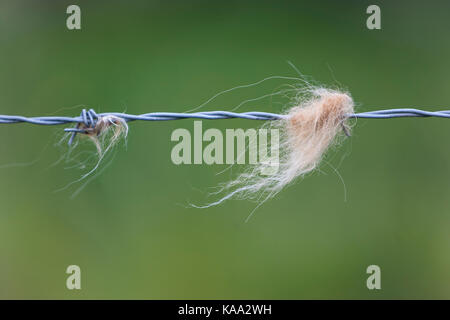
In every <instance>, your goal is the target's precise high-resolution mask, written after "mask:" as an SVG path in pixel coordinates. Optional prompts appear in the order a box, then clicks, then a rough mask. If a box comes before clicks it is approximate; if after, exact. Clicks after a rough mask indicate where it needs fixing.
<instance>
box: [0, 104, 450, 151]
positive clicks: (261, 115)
mask: <svg viewBox="0 0 450 320" xmlns="http://www.w3.org/2000/svg"><path fill="white" fill-rule="evenodd" d="M106 116H114V117H118V118H120V119H122V120H124V121H126V122H131V121H138V120H139V121H169V120H181V119H205V120H219V119H233V118H239V119H248V120H281V119H286V118H287V117H288V116H287V115H285V114H276V113H269V112H259V111H252V112H242V113H238V112H231V111H204V112H192V113H176V112H152V113H145V114H141V115H133V114H127V113H118V112H107V113H99V114H97V113H96V112H95V111H94V110H93V109H90V110H86V109H83V110H82V111H81V114H80V115H79V116H78V117H61V116H44V117H24V116H16V115H0V124H12V123H31V124H36V125H48V126H52V125H62V124H69V123H77V124H78V125H77V126H76V127H75V128H66V129H64V131H66V132H72V133H73V136H72V138H71V139H70V143H71V142H72V140H73V137H74V136H75V134H76V133H86V129H88V128H94V127H95V125H96V123H97V121H98V119H100V118H103V117H106ZM347 117H348V118H354V119H357V118H365V119H389V118H405V117H422V118H428V117H438V118H450V110H443V111H425V110H420V109H414V108H401V109H386V110H377V111H367V112H360V113H354V114H349V115H347ZM79 124H84V126H85V127H86V128H82V129H80V127H79Z"/></svg>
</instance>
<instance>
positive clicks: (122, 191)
mask: <svg viewBox="0 0 450 320" xmlns="http://www.w3.org/2000/svg"><path fill="white" fill-rule="evenodd" d="M70 4H78V5H79V6H80V7H81V14H82V30H80V31H69V30H67V28H66V18H67V16H68V15H67V14H66V8H67V6H68V5H70ZM370 4H373V3H372V1H371V2H369V1H339V2H337V1H289V2H287V1H242V0H240V1H226V2H224V1H17V0H8V1H5V0H3V1H1V3H0V48H1V50H0V70H1V71H0V114H20V115H28V116H32V115H51V114H55V112H57V113H56V114H58V115H67V116H76V115H78V114H79V112H80V110H81V108H82V107H80V106H79V105H81V104H82V105H86V106H88V107H94V108H95V109H96V111H98V112H106V111H124V110H126V111H127V112H129V113H133V114H139V113H146V112H154V111H186V110H189V109H190V108H192V107H194V106H196V105H199V104H201V103H202V102H204V101H205V100H207V99H208V98H209V97H211V96H212V95H214V94H215V93H217V92H219V91H222V90H224V89H228V88H230V87H234V86H237V85H240V84H245V83H251V82H255V81H258V80H261V79H263V78H265V77H267V76H270V75H285V76H296V73H295V71H294V70H293V69H292V68H291V67H290V66H289V65H288V64H287V63H286V61H287V60H290V61H292V62H293V63H294V64H295V65H296V66H297V67H298V68H299V69H300V70H301V71H302V72H303V73H304V74H306V75H308V76H311V77H312V78H314V79H315V80H317V81H319V82H321V83H324V84H327V85H339V84H341V85H342V86H344V87H345V88H347V89H348V90H349V91H350V92H351V93H352V95H353V97H354V99H355V101H356V102H357V103H358V110H360V111H361V110H374V109H381V108H390V107H409V106H412V107H420V108H425V109H429V110H439V109H440V108H442V109H445V108H448V107H449V105H450V90H449V88H450V78H449V76H448V73H449V70H450V59H449V56H450V40H449V33H448V32H449V28H450V20H449V19H448V12H449V10H450V4H449V3H448V1H447V2H444V1H441V2H439V1H433V2H424V1H395V2H394V1H376V4H378V5H379V6H380V7H381V17H382V30H378V31H370V30H368V29H367V28H366V19H367V17H368V15H367V14H366V8H367V6H368V5H370ZM283 83H291V84H292V82H289V81H275V80H274V81H268V82H266V83H264V84H262V85H260V86H257V87H254V88H251V89H241V90H237V91H234V92H232V93H230V94H227V95H223V96H221V97H220V98H219V99H217V100H215V101H213V102H212V103H210V104H208V105H207V106H205V107H204V110H220V109H224V110H227V109H228V110H229V109H231V108H232V107H234V106H235V105H236V104H238V103H239V102H240V101H243V100H245V99H250V98H255V97H258V96H262V95H264V94H267V93H270V92H273V91H274V90H276V89H277V88H278V87H279V86H280V85H281V84H283ZM74 106H78V107H74ZM62 108H63V109H62ZM240 110H241V111H248V110H261V111H271V112H280V111H282V110H283V106H282V105H280V104H277V103H271V101H270V100H267V99H266V100H262V101H260V102H254V103H249V104H246V105H244V106H243V107H242V108H241V109H240ZM449 124H450V123H449V121H448V120H445V119H393V120H359V121H358V122H357V125H356V127H355V130H354V135H353V136H352V137H351V138H350V139H347V140H346V141H345V142H344V143H343V144H342V146H341V147H340V148H339V149H336V150H334V151H331V153H330V154H329V157H328V160H329V161H330V163H331V164H332V165H334V166H336V167H338V170H339V173H340V174H341V175H342V177H343V179H344V181H345V184H346V187H347V201H345V199H344V187H343V184H342V183H341V181H340V179H339V177H338V176H337V175H336V173H335V172H334V171H333V170H332V169H331V168H330V167H329V166H327V165H326V164H325V165H323V166H322V168H321V170H322V171H323V172H322V173H320V172H317V173H315V174H313V175H310V176H308V177H306V178H305V179H303V180H301V181H299V182H298V183H296V184H295V185H293V186H291V187H289V188H287V189H285V190H284V191H282V192H281V193H280V194H279V195H278V196H277V197H276V198H275V199H273V200H271V201H269V202H267V203H266V204H264V205H263V206H262V207H261V208H259V209H258V210H257V211H256V213H255V215H254V216H253V218H252V219H251V220H250V221H249V222H248V223H244V220H245V218H246V217H247V215H248V214H249V213H250V212H251V210H252V209H253V208H254V206H255V204H254V203H251V202H248V201H228V202H226V203H225V204H224V205H222V206H219V207H214V208H210V209H206V210H200V209H192V208H187V204H188V203H189V201H192V202H194V203H204V202H205V201H207V200H208V198H207V197H206V192H207V191H208V190H209V189H208V188H209V187H212V186H215V185H217V184H218V183H220V182H224V181H227V180H228V179H230V178H231V177H232V175H230V173H229V172H226V173H224V174H222V175H217V173H218V172H220V171H221V170H223V169H224V168H226V166H207V165H183V166H175V165H174V164H172V162H171V159H170V152H171V149H172V147H173V146H174V143H173V142H171V141H170V135H171V133H172V131H173V130H174V129H175V128H179V127H183V128H187V129H189V130H191V131H192V128H193V122H192V121H191V120H185V121H172V122H154V123H147V122H139V123H137V122H136V123H132V124H130V133H129V138H128V145H127V147H126V148H125V147H124V146H121V147H119V148H118V152H117V154H116V156H115V158H114V160H113V161H112V162H111V163H110V165H109V166H108V167H107V168H106V169H105V170H104V172H103V173H102V174H101V175H100V176H98V177H97V178H96V179H94V180H93V181H92V182H91V183H90V184H89V185H87V186H86V188H85V189H84V190H83V191H82V192H80V194H79V195H78V196H77V197H75V198H74V199H73V200H72V199H71V193H72V192H73V191H74V188H69V189H68V190H66V191H63V192H56V193H55V192H54V191H55V190H56V189H58V188H60V187H62V186H64V185H66V184H67V183H69V182H71V181H73V180H75V179H77V178H78V177H79V176H80V175H81V174H82V173H83V172H86V170H81V171H80V170H78V169H76V168H72V169H70V168H69V169H67V168H65V166H64V165H63V164H59V165H55V166H52V164H53V163H54V162H55V161H57V160H58V159H59V157H60V156H61V153H64V152H66V151H67V150H66V149H65V148H64V146H63V147H62V148H56V147H54V144H55V143H56V142H57V140H58V137H60V136H61V132H62V130H63V127H61V126H58V127H48V126H46V127H38V126H32V125H26V124H17V125H0V166H1V167H0V204H1V205H0V298H4V299H6V298H24V299H31V298H39V299H47V298H56V299H80V298H87V299H93V298H112V299H121V298H124V299H131V298H136V299H200V298H202V299H203V298H205V299H219V298H223V299H229V298H230V299H231V298H235V299H241V298H242V299H304V298H310V299H316V298H320V299H323V298H331V299H341V298H342V299H346V298H353V299H362V298H364V299H365V298H368V299H379V298H388V299H390V298H400V299H403V298H426V299H428V298H447V299H448V298H450V273H449V269H450V237H449V235H450V232H449V231H450V227H449V226H450V197H449V191H450V147H449V145H448V141H449V138H450V126H449ZM258 125H260V122H254V121H246V120H227V121H215V122H214V121H209V122H203V127H204V128H205V129H206V128H212V127H214V128H220V129H223V130H225V128H250V127H256V126H258ZM81 150H85V151H94V147H93V146H91V145H85V146H83V147H82V149H81ZM75 189H76V186H75ZM71 264H76V265H79V266H80V267H81V273H82V289H81V290H79V291H77V290H74V291H69V290H67V289H66V286H65V283H66V278H67V274H66V273H65V270H66V268H67V266H68V265H71ZM371 264H376V265H379V266H380V267H381V272H382V280H381V281H382V283H381V285H382V290H379V291H369V290H368V289H367V288H366V279H367V277H368V275H367V274H366V268H367V266H369V265H371Z"/></svg>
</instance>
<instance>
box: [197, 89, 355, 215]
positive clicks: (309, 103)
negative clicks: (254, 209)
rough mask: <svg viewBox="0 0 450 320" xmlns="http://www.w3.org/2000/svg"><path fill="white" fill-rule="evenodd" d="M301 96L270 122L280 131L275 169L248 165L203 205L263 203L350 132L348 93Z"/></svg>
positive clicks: (320, 92) (317, 92)
mask: <svg viewBox="0 0 450 320" xmlns="http://www.w3.org/2000/svg"><path fill="white" fill-rule="evenodd" d="M301 96H302V98H301V99H300V101H297V105H296V106H294V107H292V108H291V109H290V110H288V112H287V114H286V118H285V119H282V120H275V121H271V123H270V126H271V127H272V128H278V129H279V132H280V145H279V155H280V158H279V162H280V163H279V169H278V171H277V172H276V173H274V174H272V175H261V172H262V169H263V168H264V167H265V166H266V164H264V163H258V164H256V165H253V166H250V167H249V168H248V169H247V171H245V172H244V173H241V174H240V175H239V176H238V177H237V178H236V179H235V180H233V181H230V182H228V183H226V184H224V185H222V187H221V188H220V190H219V191H218V192H216V193H215V194H221V193H222V192H226V193H227V194H226V195H225V196H223V197H222V198H221V199H220V200H218V201H216V202H214V203H211V204H208V205H206V206H204V207H210V206H214V205H217V204H220V203H222V202H223V201H225V200H227V199H230V198H237V199H250V200H255V201H257V202H259V204H261V203H263V202H264V201H266V200H268V199H269V198H271V197H273V196H275V195H276V194H277V193H278V192H280V191H281V190H282V189H283V188H284V187H285V186H287V185H288V184H289V183H291V182H292V181H293V180H295V179H296V178H297V177H300V176H303V175H305V174H307V173H309V172H311V171H313V170H314V169H315V168H317V166H318V165H319V163H320V161H321V159H322V157H323V155H324V154H325V152H326V151H327V150H328V148H329V147H330V146H331V145H333V143H334V142H335V141H336V137H337V136H338V135H339V134H340V133H342V132H345V133H346V134H349V130H350V128H349V126H348V124H347V120H348V115H350V114H352V113H353V112H354V110H353V106H354V103H353V99H352V98H351V97H350V95H349V94H348V93H344V92H339V91H336V90H332V89H327V88H322V87H318V88H317V87H316V88H312V87H309V88H308V89H307V90H305V91H302V92H301Z"/></svg>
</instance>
